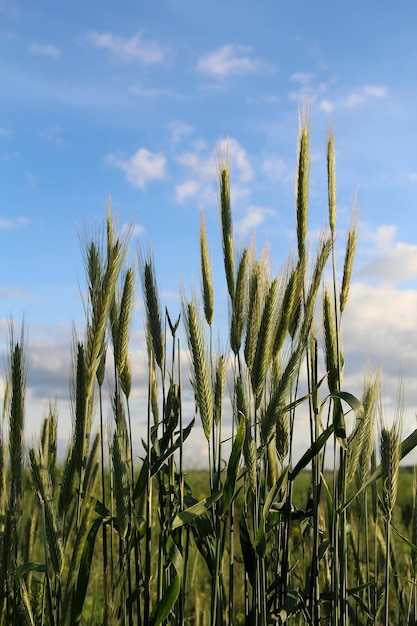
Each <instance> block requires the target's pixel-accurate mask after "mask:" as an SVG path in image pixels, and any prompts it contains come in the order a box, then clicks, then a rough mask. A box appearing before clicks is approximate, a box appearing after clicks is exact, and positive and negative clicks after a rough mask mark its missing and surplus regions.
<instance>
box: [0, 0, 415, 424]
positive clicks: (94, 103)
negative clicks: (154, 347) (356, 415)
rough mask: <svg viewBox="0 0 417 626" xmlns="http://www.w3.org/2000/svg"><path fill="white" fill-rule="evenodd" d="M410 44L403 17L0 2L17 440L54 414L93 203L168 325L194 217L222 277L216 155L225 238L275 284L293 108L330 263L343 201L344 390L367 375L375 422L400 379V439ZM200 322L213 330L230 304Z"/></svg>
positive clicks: (2, 322)
mask: <svg viewBox="0 0 417 626" xmlns="http://www.w3.org/2000/svg"><path fill="white" fill-rule="evenodd" d="M416 42H417V4H416V3H415V2H411V1H403V2H401V5H396V6H394V5H393V4H392V3H391V2H388V1H383V2H380V3H378V5H375V3H371V2H359V1H358V0H355V1H353V2H350V3H331V2H307V1H306V0H302V1H300V2H296V3H286V4H284V3H278V2H276V1H268V2H267V1H264V0H261V1H260V2H258V3H256V4H255V3H252V2H246V3H242V2H237V1H236V0H229V1H228V2H218V1H217V0H213V1H212V2H210V3H209V2H205V3H203V2H191V1H188V0H177V1H173V0H164V1H161V0H155V1H154V2H152V3H145V2H141V3H137V2H127V1H125V0H122V1H120V2H119V3H117V4H115V3H114V2H109V1H106V0H105V1H103V0H102V1H101V2H97V0H91V1H90V2H88V3H86V2H79V1H78V0H71V2H69V1H65V0H61V2H60V3H59V6H58V5H57V4H56V3H55V2H52V1H43V2H37V3H35V2H30V3H29V2H23V1H19V0H16V1H14V0H0V58H1V62H0V81H1V85H2V96H1V99H0V167H1V189H2V192H1V196H0V242H1V245H0V267H1V270H0V295H1V305H0V331H1V334H2V336H1V339H0V342H1V344H2V345H7V320H8V319H9V318H10V315H13V318H14V319H15V320H16V321H17V322H20V320H21V319H22V317H23V315H24V317H25V320H26V323H27V327H28V337H29V345H30V359H31V361H30V368H29V378H28V391H29V394H30V397H31V400H32V401H31V402H30V403H29V407H30V408H29V409H28V426H29V430H30V427H31V426H33V430H34V431H36V424H37V422H38V420H39V415H42V413H44V412H45V410H46V406H47V398H48V397H54V396H55V395H57V397H58V400H59V403H60V404H61V403H62V413H63V414H64V415H65V414H66V411H67V409H66V408H65V407H66V398H67V396H68V372H69V367H70V366H69V357H70V346H71V332H72V323H73V322H75V323H76V324H77V325H81V324H82V320H83V308H82V303H81V299H80V290H82V288H83V285H84V272H83V268H82V254H81V246H80V233H81V234H82V233H84V232H85V229H86V228H87V230H90V231H94V230H95V229H97V227H98V225H99V224H100V223H102V222H103V218H104V216H105V209H106V203H107V198H108V197H109V196H111V198H112V205H113V208H114V211H115V213H116V214H117V215H118V216H119V224H120V225H121V226H123V225H124V224H128V223H131V222H133V224H134V233H133V235H134V236H133V242H132V243H133V245H132V249H133V250H134V249H135V246H136V244H138V245H141V246H145V247H146V246H147V245H148V243H150V245H151V247H152V250H153V253H154V258H155V265H156V270H157V275H158V280H159V284H160V288H161V291H162V292H163V294H164V298H165V299H164V302H166V303H167V304H168V306H169V307H170V310H171V311H172V314H173V316H175V315H176V314H177V312H178V311H179V300H178V295H177V294H178V283H179V280H180V279H181V280H182V281H183V282H184V284H185V285H186V286H188V285H190V284H191V280H192V277H193V276H194V278H197V280H198V272H199V266H198V258H199V256H198V254H199V252H198V230H199V218H200V211H201V210H203V211H204V214H205V218H206V223H207V229H208V237H209V241H210V247H211V250H212V255H213V266H214V270H215V272H216V276H218V275H220V273H221V264H220V262H219V259H220V249H221V248H220V238H219V220H218V207H217V195H216V156H217V154H218V147H219V145H222V146H224V145H225V140H226V139H228V141H229V145H230V151H231V166H232V172H231V177H232V200H233V212H234V218H235V234H236V236H237V238H238V240H239V241H241V242H242V244H243V243H246V242H247V241H249V239H250V237H251V235H252V233H253V231H254V230H256V236H257V242H258V247H259V248H260V247H262V245H263V244H264V243H266V242H267V243H268V245H269V247H270V251H271V259H272V263H273V266H274V268H275V269H277V268H278V267H279V266H280V264H281V263H282V262H283V260H284V259H285V258H286V257H287V256H288V253H289V252H290V250H291V248H292V246H293V245H294V223H295V212H294V169H295V164H296V140H297V124H298V114H299V109H300V107H301V106H303V104H308V105H309V107H310V111H311V129H312V164H311V202H310V204H311V206H310V218H309V227H310V230H311V233H312V234H311V237H312V240H313V241H314V238H315V237H316V236H317V233H318V231H319V230H320V228H322V227H323V226H325V224H326V219H327V209H326V193H327V192H326V177H325V172H326V160H325V144H326V132H327V129H328V127H329V125H332V127H333V128H334V133H335V137H336V156H337V179H338V204H339V209H338V225H339V229H340V243H341V250H343V242H344V235H345V231H346V227H347V225H348V223H349V219H350V209H351V207H352V204H353V201H354V197H355V194H356V193H357V207H358V216H359V222H360V234H359V249H358V255H357V262H356V269H355V274H354V284H353V288H352V294H351V302H350V304H349V305H348V310H347V312H346V321H345V344H346V351H347V353H348V354H349V355H350V363H351V366H350V367H351V369H350V370H348V369H347V380H346V383H347V384H348V383H350V384H351V386H352V389H353V390H355V391H359V392H360V389H361V384H362V378H363V368H364V364H365V363H366V362H367V361H369V362H370V363H371V366H373V367H376V366H378V365H379V364H380V363H381V364H382V365H383V367H384V372H385V374H384V385H385V390H386V394H387V398H388V399H387V409H388V412H389V410H391V404H392V402H391V400H392V398H395V388H396V379H397V375H398V371H399V369H400V365H401V364H402V368H403V371H404V378H405V394H406V406H407V411H408V413H407V415H408V417H407V420H406V428H408V429H411V428H412V427H414V413H415V409H416V407H417V396H416V394H417V386H416V383H415V379H417V376H416V373H417V315H416V310H417V235H416V232H417V229H416V226H417V202H416V201H417V150H416V145H417V141H416V139H417V130H416V129H417V124H416V121H417V120H416V117H417V108H416V102H417V43H416ZM219 288H220V289H223V288H224V285H223V284H222V283H219ZM216 314H217V316H218V321H219V323H220V326H221V321H222V315H223V316H227V307H226V309H225V310H224V311H223V312H221V311H218V312H217V313H216ZM141 323H142V319H141V315H140V313H139V314H138V316H137V319H136V320H135V324H136V325H137V328H138V329H139V328H140V327H141ZM137 333H138V335H137V336H138V341H139V339H140V331H139V330H138V331H137ZM139 349H140V348H138V350H139ZM139 369H140V367H139V365H138V371H139ZM138 385H139V383H138ZM138 393H139V391H138ZM35 413H36V416H37V417H35Z"/></svg>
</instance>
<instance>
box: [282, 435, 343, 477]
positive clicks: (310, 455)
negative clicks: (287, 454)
mask: <svg viewBox="0 0 417 626" xmlns="http://www.w3.org/2000/svg"><path fill="white" fill-rule="evenodd" d="M333 432H334V425H333V424H330V426H329V427H328V428H326V430H325V431H323V432H322V433H321V435H319V436H318V437H317V439H316V441H315V442H314V443H313V445H312V446H310V448H309V449H308V450H307V452H305V453H304V454H303V456H302V457H301V459H300V460H299V461H298V463H297V465H296V466H295V467H294V469H293V470H292V471H291V472H290V474H289V478H290V480H291V481H292V480H294V478H295V477H296V476H297V474H299V473H300V472H301V470H303V469H304V468H305V467H307V465H308V464H309V463H311V461H312V459H314V457H315V456H317V454H318V453H319V452H320V450H321V449H322V448H323V446H324V444H325V443H326V441H327V440H328V438H329V437H330V435H332V434H333Z"/></svg>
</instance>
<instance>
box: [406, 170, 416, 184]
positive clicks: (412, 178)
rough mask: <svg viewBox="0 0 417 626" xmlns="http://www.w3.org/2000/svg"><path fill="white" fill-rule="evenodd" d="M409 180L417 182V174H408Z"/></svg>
mask: <svg viewBox="0 0 417 626" xmlns="http://www.w3.org/2000/svg"><path fill="white" fill-rule="evenodd" d="M407 178H408V180H411V181H413V182H414V181H416V180H417V172H410V173H409V174H408V177H407Z"/></svg>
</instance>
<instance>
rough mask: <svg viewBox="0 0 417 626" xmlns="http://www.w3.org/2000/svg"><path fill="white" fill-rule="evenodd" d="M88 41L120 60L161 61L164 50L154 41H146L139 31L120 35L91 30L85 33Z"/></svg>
mask: <svg viewBox="0 0 417 626" xmlns="http://www.w3.org/2000/svg"><path fill="white" fill-rule="evenodd" d="M87 39H88V41H89V43H90V44H91V45H92V46H94V47H95V48H97V49H98V50H107V51H108V52H110V53H111V54H112V55H114V56H115V57H116V58H118V59H120V60H121V61H140V62H141V63H145V64H151V63H161V62H162V61H163V60H164V58H165V55H166V52H165V50H164V49H163V48H161V46H160V45H159V44H158V43H157V42H156V41H147V40H144V39H143V38H142V34H141V33H136V35H133V36H132V37H121V36H119V35H114V34H113V33H109V32H107V33H98V32H96V31H92V32H90V33H89V34H88V35H87Z"/></svg>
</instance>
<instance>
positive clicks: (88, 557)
mask: <svg viewBox="0 0 417 626" xmlns="http://www.w3.org/2000/svg"><path fill="white" fill-rule="evenodd" d="M101 522H102V520H101V518H97V519H95V520H94V521H93V523H92V525H91V528H90V530H89V532H88V535H87V539H86V541H85V544H84V548H83V553H82V556H81V561H80V567H79V570H78V578H77V586H76V589H75V593H74V605H73V610H74V616H75V617H74V624H79V622H80V619H81V614H82V610H83V606H84V600H85V595H86V592H87V587H88V581H89V580H90V571H91V561H92V559H93V554H94V545H95V541H96V537H97V532H98V530H99V528H100V526H101Z"/></svg>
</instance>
